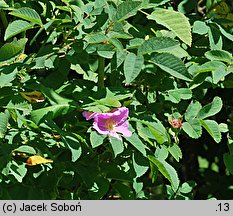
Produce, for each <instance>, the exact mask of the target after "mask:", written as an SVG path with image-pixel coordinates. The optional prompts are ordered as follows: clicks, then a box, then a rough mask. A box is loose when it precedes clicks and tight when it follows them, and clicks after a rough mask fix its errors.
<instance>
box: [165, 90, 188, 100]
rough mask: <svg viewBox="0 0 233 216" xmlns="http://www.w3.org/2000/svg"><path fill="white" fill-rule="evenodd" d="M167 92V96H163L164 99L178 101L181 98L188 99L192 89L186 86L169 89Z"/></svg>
mask: <svg viewBox="0 0 233 216" xmlns="http://www.w3.org/2000/svg"><path fill="white" fill-rule="evenodd" d="M167 94H168V97H167V98H166V97H165V100H167V99H168V100H170V101H171V102H173V103H179V102H180V101H181V100H188V99H190V98H192V91H191V90H190V89H188V88H180V89H174V90H169V91H168V92H167Z"/></svg>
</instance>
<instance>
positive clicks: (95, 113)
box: [83, 111, 98, 121]
mask: <svg viewBox="0 0 233 216" xmlns="http://www.w3.org/2000/svg"><path fill="white" fill-rule="evenodd" d="M96 115H98V113H97V112H88V111H84V112H83V116H84V117H85V118H86V120H87V121H88V120H90V119H92V118H94V117H95V116H96Z"/></svg>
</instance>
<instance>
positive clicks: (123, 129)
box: [83, 107, 132, 139]
mask: <svg viewBox="0 0 233 216" xmlns="http://www.w3.org/2000/svg"><path fill="white" fill-rule="evenodd" d="M83 116H84V117H85V118H86V120H90V119H92V118H94V123H93V128H94V129H95V130H96V131H97V132H98V133H100V134H109V135H110V136H113V137H116V138H117V139H121V138H120V136H119V134H118V133H121V134H123V136H125V137H130V136H131V135H132V132H131V131H130V130H129V129H128V127H129V122H128V121H127V118H128V116H129V110H128V108H126V107H121V108H117V109H113V110H112V111H111V112H107V113H96V112H94V113H91V112H87V111H84V112H83Z"/></svg>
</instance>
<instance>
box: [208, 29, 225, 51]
mask: <svg viewBox="0 0 233 216" xmlns="http://www.w3.org/2000/svg"><path fill="white" fill-rule="evenodd" d="M208 36H209V42H210V48H211V50H216V49H217V50H221V49H222V46H223V40H222V35H221V32H220V31H219V29H218V28H217V27H216V26H215V25H210V27H209V30H208Z"/></svg>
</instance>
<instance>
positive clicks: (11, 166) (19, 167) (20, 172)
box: [2, 160, 27, 183]
mask: <svg viewBox="0 0 233 216" xmlns="http://www.w3.org/2000/svg"><path fill="white" fill-rule="evenodd" d="M26 173H27V168H26V165H25V163H22V162H21V163H20V164H18V163H17V162H16V161H13V160H12V161H9V162H8V164H7V166H6V167H5V168H4V169H3V170H2V174H3V175H5V176H10V175H11V176H14V178H15V179H16V180H17V181H18V182H20V183H21V182H22V181H23V178H24V176H25V175H26Z"/></svg>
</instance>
